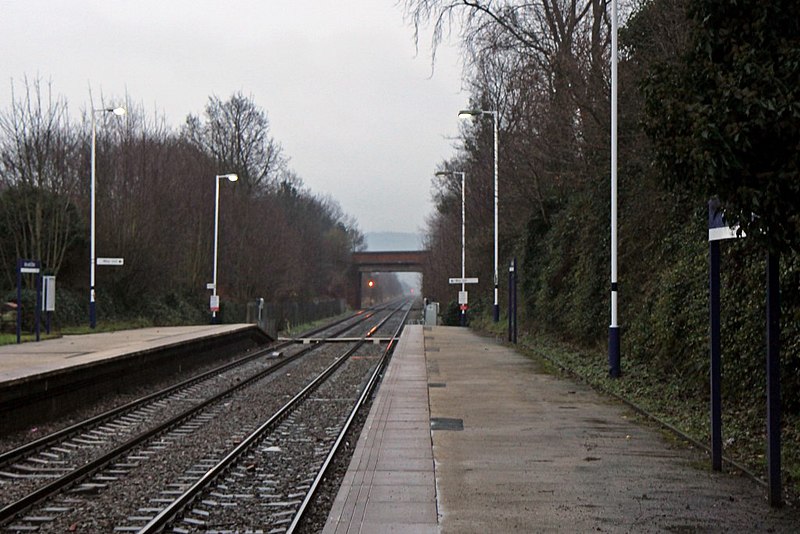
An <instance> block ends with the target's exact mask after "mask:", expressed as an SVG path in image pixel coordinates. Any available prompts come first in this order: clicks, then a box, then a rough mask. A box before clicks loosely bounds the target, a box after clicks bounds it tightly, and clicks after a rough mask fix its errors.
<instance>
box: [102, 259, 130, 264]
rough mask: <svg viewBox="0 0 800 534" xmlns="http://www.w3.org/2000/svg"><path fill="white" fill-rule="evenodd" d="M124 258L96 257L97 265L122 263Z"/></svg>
mask: <svg viewBox="0 0 800 534" xmlns="http://www.w3.org/2000/svg"><path fill="white" fill-rule="evenodd" d="M124 264H125V259H124V258H97V265H124Z"/></svg>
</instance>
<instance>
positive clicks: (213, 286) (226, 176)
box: [211, 173, 239, 323]
mask: <svg viewBox="0 0 800 534" xmlns="http://www.w3.org/2000/svg"><path fill="white" fill-rule="evenodd" d="M223 178H224V179H227V180H228V181H230V182H235V181H236V180H238V179H239V176H238V175H236V174H234V173H229V174H218V175H217V176H216V179H215V180H214V182H215V183H216V193H215V195H214V280H213V281H212V282H211V322H212V323H215V322H217V310H218V309H219V299H218V297H217V249H218V244H219V181H220V180H222V179H223Z"/></svg>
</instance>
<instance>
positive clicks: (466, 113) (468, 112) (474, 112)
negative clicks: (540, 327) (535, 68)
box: [458, 109, 500, 322]
mask: <svg viewBox="0 0 800 534" xmlns="http://www.w3.org/2000/svg"><path fill="white" fill-rule="evenodd" d="M480 115H491V116H492V118H493V120H494V322H498V321H499V320H500V304H499V302H498V300H497V298H498V279H497V255H498V254H497V241H498V239H497V198H498V192H497V111H489V110H484V109H462V110H461V111H459V112H458V116H459V117H460V118H462V119H463V118H466V117H477V116H480Z"/></svg>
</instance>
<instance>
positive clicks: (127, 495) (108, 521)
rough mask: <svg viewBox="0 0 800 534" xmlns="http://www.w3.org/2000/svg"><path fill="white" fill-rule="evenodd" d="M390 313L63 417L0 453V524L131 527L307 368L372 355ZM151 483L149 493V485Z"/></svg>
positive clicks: (276, 401)
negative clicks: (57, 426) (355, 337)
mask: <svg viewBox="0 0 800 534" xmlns="http://www.w3.org/2000/svg"><path fill="white" fill-rule="evenodd" d="M396 314H397V311H396V310H376V311H374V312H369V313H364V314H361V315H360V316H359V317H357V318H355V319H353V320H352V321H350V322H347V323H342V324H340V325H338V326H337V327H335V328H333V329H331V328H329V327H328V328H326V329H324V330H323V329H319V330H317V331H315V332H310V333H306V334H304V336H306V337H310V336H312V335H313V336H317V338H318V339H323V340H324V339H326V338H329V337H333V336H334V335H336V336H343V335H346V334H347V332H349V331H351V330H352V328H353V327H354V326H353V325H352V324H351V322H356V326H355V327H356V328H361V331H362V332H364V331H365V330H366V333H363V334H362V339H361V341H360V342H358V343H353V344H352V345H353V347H349V348H347V347H345V346H344V344H339V345H337V346H336V347H335V348H331V345H332V344H329V343H322V342H319V343H315V344H310V345H308V346H306V345H298V344H297V343H294V342H291V341H287V342H286V343H283V344H281V345H279V346H278V347H271V348H270V349H269V350H268V351H264V352H262V353H259V354H253V355H249V356H248V357H246V358H243V359H242V360H241V361H240V362H237V364H238V365H234V366H225V368H224V369H223V368H221V369H218V370H214V371H212V372H210V373H206V374H205V375H204V377H203V378H202V379H201V378H200V377H196V378H195V379H193V380H192V381H187V382H185V383H182V384H181V385H179V386H176V387H175V388H170V391H167V392H159V394H156V395H152V396H148V397H147V398H146V399H140V401H141V402H137V403H130V405H126V407H125V409H120V410H115V412H116V413H114V414H104V415H105V416H106V417H98V418H93V419H92V420H91V421H90V422H88V426H83V427H80V426H79V425H73V427H70V429H65V431H62V432H59V433H58V434H59V435H58V436H51V437H50V438H52V439H50V440H37V442H36V443H35V444H29V445H27V446H25V447H21V448H18V449H16V450H15V451H8V452H7V453H3V455H2V456H0V459H3V461H4V462H5V463H0V465H2V466H3V467H2V469H0V488H2V489H3V501H2V508H0V524H2V525H3V526H4V528H5V530H6V531H10V532H14V531H20V532H22V531H25V532H29V531H41V532H49V531H53V532H55V531H64V529H65V528H66V529H67V530H70V529H72V530H75V529H76V528H77V525H80V526H81V530H84V531H85V530H87V529H89V530H97V531H108V530H114V529H116V530H118V531H138V530H139V528H140V527H142V526H143V525H142V522H143V521H144V519H145V518H155V517H157V516H158V515H160V514H161V511H163V510H165V509H167V508H168V507H169V506H174V505H171V504H168V502H167V501H169V502H173V501H170V499H171V498H172V497H171V496H172V495H174V494H176V493H177V492H180V491H183V490H184V489H185V486H187V485H188V484H189V482H188V480H190V479H192V478H197V476H196V475H197V473H199V471H200V470H201V469H202V466H204V465H210V464H211V463H213V462H214V460H217V459H219V458H223V457H227V454H228V453H227V452H226V451H230V450H232V449H234V450H235V448H236V446H237V444H241V443H242V442H243V440H244V439H245V438H244V437H243V436H245V435H246V434H248V433H251V432H252V431H253V429H257V428H260V427H261V426H262V425H263V424H264V423H263V418H264V414H266V413H273V412H274V413H279V411H280V406H282V405H283V403H284V401H285V399H287V398H295V397H297V396H298V395H299V393H298V391H299V390H305V389H308V388H309V387H310V385H311V383H313V382H309V380H310V379H309V378H307V377H309V376H312V375H313V376H318V375H320V374H322V373H325V372H327V373H328V374H331V373H333V372H334V371H331V369H334V370H335V369H337V368H338V367H340V366H342V365H343V362H346V361H354V362H361V363H364V362H370V361H371V360H375V358H376V357H375V355H374V354H373V353H374V351H375V346H371V345H372V344H368V345H367V344H365V343H364V341H365V340H366V339H368V337H369V336H371V335H373V334H374V333H375V332H377V331H378V326H377V325H375V324H372V323H374V322H377V321H378V320H379V319H381V320H382V322H383V323H385V322H386V321H388V320H389V317H392V316H394V315H396ZM381 316H385V317H382V318H381ZM351 335H352V334H351ZM363 347H366V348H363ZM276 349H283V354H282V355H281V356H275V353H276V352H280V351H278V350H276ZM344 349H346V353H342V350H344ZM359 350H361V351H362V352H358V351H359ZM357 352H358V354H356V353H357ZM345 354H346V355H345ZM354 354H356V355H355V357H353V358H351V356H353V355H354ZM352 367H354V368H355V367H357V366H356V365H353V366H352ZM319 383H320V384H321V382H319ZM316 387H319V386H315V387H314V388H312V389H309V390H308V391H309V392H310V391H312V390H314V389H315V388H316ZM308 395H309V393H305V394H304V396H308ZM316 404H317V405H323V404H331V403H323V402H319V401H316ZM332 404H337V403H336V402H334V403H332ZM187 406H188V407H187ZM251 408H252V409H251ZM256 408H257V409H256ZM272 419H273V423H272V426H274V425H275V423H277V421H278V420H281V421H283V424H286V423H285V419H286V417H285V416H280V417H278V418H277V419H275V418H274V417H273V418H272ZM143 429H144V430H143ZM270 446H277V445H270ZM281 450H286V446H285V445H284V447H282V448H281ZM170 477H172V478H170ZM201 478H202V477H201ZM167 479H170V480H171V481H169V482H168V481H167ZM31 488H33V489H31ZM155 488H159V489H158V492H157V494H156V495H155V496H154V495H153V494H152V493H149V492H150V490H155ZM120 492H121V493H120ZM122 503H125V504H126V506H127V503H130V506H129V507H126V506H120V504H122ZM136 503H140V504H141V505H138V506H137V505H136ZM120 509H121V510H132V512H126V513H123V514H122V516H120V512H115V510H120ZM156 510H159V512H158V514H157V513H156ZM189 524H191V519H189ZM151 528H152V527H151Z"/></svg>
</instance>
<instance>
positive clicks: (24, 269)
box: [19, 260, 39, 274]
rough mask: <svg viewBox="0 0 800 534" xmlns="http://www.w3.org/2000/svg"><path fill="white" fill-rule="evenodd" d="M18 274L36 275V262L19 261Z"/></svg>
mask: <svg viewBox="0 0 800 534" xmlns="http://www.w3.org/2000/svg"><path fill="white" fill-rule="evenodd" d="M19 272H21V273H22V274H38V273H39V262H38V261H36V260H20V262H19Z"/></svg>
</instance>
